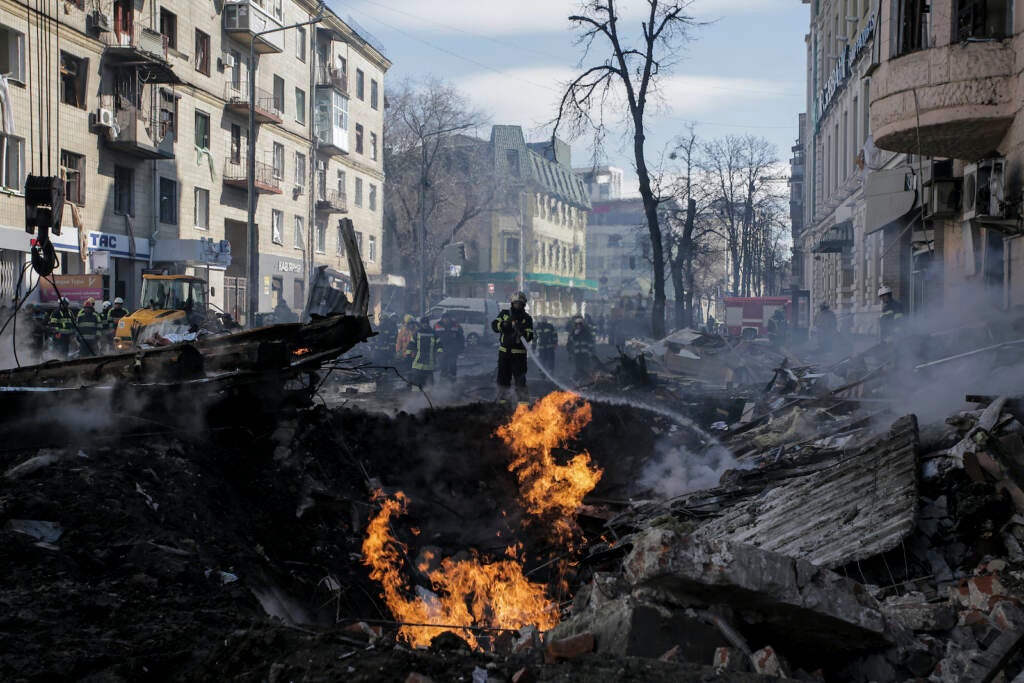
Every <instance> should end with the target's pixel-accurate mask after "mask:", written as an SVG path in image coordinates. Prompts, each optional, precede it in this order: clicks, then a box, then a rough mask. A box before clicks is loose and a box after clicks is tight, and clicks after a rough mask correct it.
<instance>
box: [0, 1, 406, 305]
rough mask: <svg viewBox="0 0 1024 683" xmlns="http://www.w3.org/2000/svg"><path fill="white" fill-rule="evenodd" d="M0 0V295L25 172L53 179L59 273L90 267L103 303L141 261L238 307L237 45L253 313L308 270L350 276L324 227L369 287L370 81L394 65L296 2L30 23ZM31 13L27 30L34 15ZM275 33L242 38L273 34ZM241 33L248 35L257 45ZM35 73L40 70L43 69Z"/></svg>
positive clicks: (373, 201) (376, 101)
mask: <svg viewBox="0 0 1024 683" xmlns="http://www.w3.org/2000/svg"><path fill="white" fill-rule="evenodd" d="M29 4H30V3H24V2H8V1H6V0H0V43H3V45H2V46H0V62H3V61H4V59H5V58H6V64H2V63H0V72H3V73H6V74H7V83H6V85H7V87H6V100H5V101H4V102H3V106H4V108H5V111H6V110H7V108H8V107H9V111H10V112H11V113H12V114H13V116H12V117H10V118H11V119H13V121H11V124H12V125H11V127H10V128H11V129H8V125H7V124H6V123H5V126H4V133H5V137H4V140H5V144H4V147H5V149H6V156H5V157H4V174H3V182H2V186H3V187H2V189H0V192H2V194H0V249H2V250H3V251H2V253H0V259H2V260H0V264H2V267H0V295H3V296H9V295H10V293H11V292H12V290H13V277H14V276H13V273H15V272H16V271H17V270H19V269H20V267H21V264H22V263H24V261H25V258H26V254H27V252H28V249H29V242H28V239H29V236H28V235H26V233H25V230H24V227H23V226H24V200H23V198H22V197H21V196H20V194H21V188H22V187H23V181H24V177H25V175H26V174H27V173H32V174H36V175H56V174H58V173H60V174H63V175H64V176H65V179H66V188H67V191H68V201H69V202H72V203H74V204H75V205H76V207H78V209H79V213H80V216H81V220H80V223H81V228H82V230H81V232H80V233H79V231H78V230H76V229H75V228H74V226H73V225H72V220H71V213H70V211H65V220H64V225H65V230H64V231H63V234H62V235H61V236H60V237H55V238H54V239H53V241H54V244H55V245H56V246H57V248H58V250H59V251H60V252H61V254H62V258H61V266H60V271H59V272H63V273H89V272H101V273H102V274H103V275H104V276H105V277H104V283H105V295H106V296H108V297H109V298H113V297H114V296H115V295H120V296H124V297H125V299H126V301H128V302H129V303H132V302H134V301H135V299H136V297H137V296H138V289H139V280H140V275H141V272H142V271H143V269H146V268H159V269H167V270H169V271H171V272H189V273H196V274H200V275H202V276H204V277H206V278H207V279H208V281H209V284H210V300H211V301H212V302H213V303H214V304H215V305H216V306H218V307H220V308H223V309H225V310H227V311H230V312H233V313H236V314H237V315H239V316H240V317H241V318H242V319H245V317H246V315H245V314H246V310H245V309H246V290H247V287H248V285H249V283H248V281H247V278H248V274H249V263H248V256H247V255H248V252H249V236H248V230H247V183H248V174H247V163H246V162H247V148H248V111H249V106H250V103H249V94H248V78H249V68H250V65H249V50H250V43H253V45H254V50H255V52H256V63H255V66H256V68H257V71H256V98H255V101H254V102H253V103H252V104H253V105H254V110H255V115H256V122H257V123H256V138H255V150H256V154H255V160H256V175H255V185H256V189H257V196H258V198H257V206H256V212H255V223H256V224H257V226H258V242H257V244H258V249H259V281H258V282H257V283H256V286H257V287H258V290H259V309H258V310H259V311H261V312H266V311H270V310H271V309H273V308H274V306H275V305H276V304H277V303H278V301H279V300H281V299H284V300H285V301H287V303H288V304H289V305H290V306H291V307H292V308H293V309H295V310H300V309H301V308H302V306H303V305H304V303H305V296H306V293H307V291H308V283H309V275H310V273H311V271H312V270H313V268H314V267H315V266H317V265H320V264H328V265H331V266H332V267H334V268H337V269H339V270H343V271H344V270H347V265H346V261H345V258H344V254H343V247H342V246H341V242H340V236H339V231H338V228H337V221H338V219H339V218H340V217H341V216H342V215H344V214H346V213H347V214H348V215H349V216H350V217H351V218H352V219H353V221H354V223H355V226H356V230H357V231H358V233H359V234H360V240H361V243H362V253H363V258H364V261H366V265H367V271H368V273H369V274H370V275H371V277H376V278H377V279H378V280H380V279H381V278H382V277H383V274H382V273H381V270H380V263H381V254H380V250H381V225H382V211H381V204H382V193H383V167H382V160H381V154H380V145H381V135H382V126H383V109H384V74H385V73H386V71H387V69H388V68H389V67H390V62H389V61H388V60H387V58H386V57H384V55H383V54H382V52H381V50H380V49H378V48H376V47H374V46H373V45H372V44H371V43H370V42H368V40H367V37H366V36H361V35H360V34H358V33H357V32H356V31H354V30H353V29H352V27H351V26H349V25H348V24H347V23H346V22H344V21H342V20H341V18H339V17H338V16H336V15H335V14H333V13H332V12H330V11H327V12H326V14H325V16H324V17H323V19H322V21H320V22H319V23H317V24H306V25H305V26H291V25H293V24H302V23H303V22H309V21H310V20H311V18H313V17H314V16H315V15H316V12H317V5H316V3H314V2H307V1H305V0H224V1H223V2H219V3H196V2H192V1H190V0H165V1H164V2H152V1H151V0H84V1H80V2H63V3H60V8H59V10H57V11H56V16H53V17H49V18H47V17H39V15H36V14H34V13H33V12H34V5H33V10H32V11H30V10H29V7H28V5H29ZM30 22H31V23H30ZM282 27H288V28H284V30H282V31H278V32H273V33H267V34H265V35H259V36H258V35H256V34H257V33H259V32H261V31H267V30H271V29H276V28H282ZM254 41H255V42H254ZM40 65H41V66H42V68H40Z"/></svg>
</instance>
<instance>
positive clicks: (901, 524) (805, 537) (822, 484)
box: [697, 415, 918, 568]
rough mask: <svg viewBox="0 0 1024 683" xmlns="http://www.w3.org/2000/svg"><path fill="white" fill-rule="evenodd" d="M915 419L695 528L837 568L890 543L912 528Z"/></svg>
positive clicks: (914, 514)
mask: <svg viewBox="0 0 1024 683" xmlns="http://www.w3.org/2000/svg"><path fill="white" fill-rule="evenodd" d="M917 451H918V433H917V419H916V418H915V417H914V416H913V415H909V416H906V417H902V418H900V419H899V420H897V421H896V422H895V423H894V424H893V426H892V428H891V429H890V432H889V435H888V436H887V437H886V438H883V439H879V440H877V441H874V442H872V443H871V444H869V445H867V446H865V447H863V448H861V449H859V450H858V451H857V452H855V453H854V454H852V455H851V456H850V457H848V458H844V459H842V460H840V461H839V462H837V463H836V464H835V465H833V466H831V467H828V468H825V469H823V470H821V471H818V472H814V473H812V474H808V475H805V476H802V477H799V478H796V479H793V480H791V481H789V482H787V483H785V484H783V485H781V486H777V487H775V488H772V489H769V490H767V491H765V492H764V493H763V494H761V495H760V496H759V497H757V498H755V499H752V500H748V501H746V502H743V503H741V504H739V505H736V506H734V507H731V508H729V509H728V510H727V511H726V512H725V513H724V514H723V515H722V516H721V517H717V518H715V519H713V520H711V521H710V522H707V523H705V524H704V525H702V526H701V527H700V529H699V530H698V531H697V533H698V534H700V535H702V536H707V537H711V538H722V539H728V540H731V541H737V542H741V543H748V544H750V545H754V546H757V547H759V548H764V549H766V550H773V551H775V552H779V553H783V554H785V555H789V556H791V557H796V558H800V559H804V560H807V561H808V562H811V563H812V564H815V565H818V566H820V567H828V568H835V567H839V566H842V565H845V564H848V563H850V562H855V561H858V560H862V559H865V558H868V557H872V556H875V555H878V554H880V553H884V552H886V551H889V550H892V549H893V548H895V547H896V546H897V545H898V544H899V543H900V541H902V540H903V539H904V538H905V537H906V536H908V535H909V534H910V533H911V532H912V531H913V529H914V525H915V523H916V517H917V509H918V500H917V498H918V495H917V472H918V467H917Z"/></svg>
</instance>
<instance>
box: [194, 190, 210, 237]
mask: <svg viewBox="0 0 1024 683" xmlns="http://www.w3.org/2000/svg"><path fill="white" fill-rule="evenodd" d="M195 198H196V208H195V216H194V218H195V222H194V223H193V225H195V226H196V227H197V228H199V229H200V230H209V229H210V191H209V190H207V189H205V188H202V187H197V188H196V191H195Z"/></svg>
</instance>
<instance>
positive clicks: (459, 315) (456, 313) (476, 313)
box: [427, 297, 499, 346]
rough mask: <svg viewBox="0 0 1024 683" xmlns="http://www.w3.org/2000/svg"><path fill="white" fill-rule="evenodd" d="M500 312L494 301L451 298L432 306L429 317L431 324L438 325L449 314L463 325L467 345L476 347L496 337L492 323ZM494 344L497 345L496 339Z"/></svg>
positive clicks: (428, 313)
mask: <svg viewBox="0 0 1024 683" xmlns="http://www.w3.org/2000/svg"><path fill="white" fill-rule="evenodd" d="M498 310H499V309H498V302H496V301H495V300H494V299H473V298H458V297H449V298H447V299H442V300H441V301H439V302H438V303H437V304H435V305H434V306H431V307H430V310H429V311H428V312H427V315H429V316H430V322H431V324H433V325H436V324H437V321H438V320H440V319H441V316H442V315H444V313H446V312H447V313H448V314H449V315H451V317H452V318H454V319H455V321H456V322H457V323H459V324H460V325H462V331H463V332H464V333H465V334H466V345H467V346H476V345H477V344H479V343H480V342H481V340H484V339H490V338H491V337H494V333H493V332H492V331H491V321H492V320H494V319H495V318H496V317H497V316H498ZM494 342H495V343H497V338H496V337H495V339H494Z"/></svg>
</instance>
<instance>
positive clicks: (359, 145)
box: [356, 123, 363, 154]
mask: <svg viewBox="0 0 1024 683" xmlns="http://www.w3.org/2000/svg"><path fill="white" fill-rule="evenodd" d="M356 152H357V153H358V154H362V153H363V124H361V123H357V124H356Z"/></svg>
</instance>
